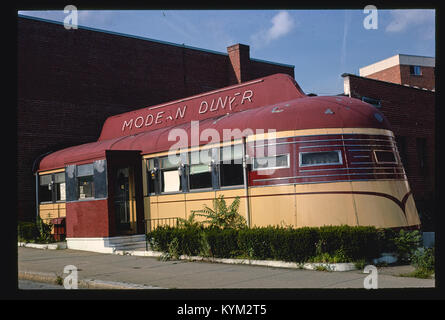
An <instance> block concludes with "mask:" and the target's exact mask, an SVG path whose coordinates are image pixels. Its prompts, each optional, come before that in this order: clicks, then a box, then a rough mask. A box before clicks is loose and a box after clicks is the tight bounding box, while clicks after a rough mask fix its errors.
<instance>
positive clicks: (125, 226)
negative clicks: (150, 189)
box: [114, 168, 135, 234]
mask: <svg viewBox="0 0 445 320" xmlns="http://www.w3.org/2000/svg"><path fill="white" fill-rule="evenodd" d="M132 171H133V170H130V168H120V169H117V172H116V184H115V194H114V208H115V214H116V230H117V232H118V233H119V234H133V233H135V232H134V231H135V230H133V229H134V225H133V224H134V223H133V222H134V221H135V217H134V214H135V212H134V211H135V210H134V201H133V194H134V193H133V190H132V188H133V176H132V175H133V172H132Z"/></svg>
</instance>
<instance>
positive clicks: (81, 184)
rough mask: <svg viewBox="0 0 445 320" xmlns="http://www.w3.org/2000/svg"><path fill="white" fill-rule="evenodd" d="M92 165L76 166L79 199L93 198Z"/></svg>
mask: <svg viewBox="0 0 445 320" xmlns="http://www.w3.org/2000/svg"><path fill="white" fill-rule="evenodd" d="M93 170H94V169H93V164H92V163H90V164H83V165H79V166H77V191H78V193H77V194H78V195H79V199H87V198H93V197H94V171H93Z"/></svg>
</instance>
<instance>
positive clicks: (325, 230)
mask: <svg viewBox="0 0 445 320" xmlns="http://www.w3.org/2000/svg"><path fill="white" fill-rule="evenodd" d="M147 237H148V239H149V242H150V244H151V246H152V248H153V249H154V250H158V251H163V252H168V248H169V243H170V242H171V241H172V240H173V239H174V238H177V239H178V242H179V248H178V251H179V254H186V255H204V256H212V257H218V258H235V257H247V258H250V259H260V260H267V259H271V260H282V261H291V262H292V261H293V262H305V261H308V260H309V259H310V258H311V257H314V256H315V255H316V254H317V247H318V248H320V249H321V251H322V252H324V253H329V254H335V253H336V252H337V251H338V250H342V252H343V253H344V254H345V255H346V256H347V257H348V259H350V260H360V259H365V260H370V259H372V258H375V257H378V256H379V254H380V253H381V252H382V249H383V248H385V245H384V244H382V242H385V241H387V237H385V236H382V233H381V232H380V231H379V230H377V229H376V228H374V227H351V226H326V227H320V228H312V227H304V228H298V229H293V228H283V227H278V226H276V227H261V228H260V227H255V228H244V229H239V230H238V229H219V228H204V227H198V228H197V227H193V228H173V227H160V228H157V229H156V230H154V231H152V232H150V233H148V234H147Z"/></svg>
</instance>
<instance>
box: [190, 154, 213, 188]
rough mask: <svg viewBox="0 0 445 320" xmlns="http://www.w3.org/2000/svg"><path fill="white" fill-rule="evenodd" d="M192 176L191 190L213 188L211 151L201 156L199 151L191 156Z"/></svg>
mask: <svg viewBox="0 0 445 320" xmlns="http://www.w3.org/2000/svg"><path fill="white" fill-rule="evenodd" d="M190 163H191V164H190V171H189V172H190V174H189V185H190V190H193V189H202V188H211V187H212V171H211V166H210V164H211V149H208V150H204V151H202V153H201V154H200V152H199V151H196V152H192V153H191V154H190Z"/></svg>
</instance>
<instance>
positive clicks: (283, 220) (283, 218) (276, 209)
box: [250, 185, 297, 227]
mask: <svg viewBox="0 0 445 320" xmlns="http://www.w3.org/2000/svg"><path fill="white" fill-rule="evenodd" d="M294 193H295V188H294V186H293V185H289V186H276V187H261V188H251V189H250V195H251V197H250V209H251V221H252V226H258V227H265V226H268V225H272V226H276V225H278V226H289V225H292V226H296V225H297V217H296V215H295V195H294ZM280 194H281V195H280Z"/></svg>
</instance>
